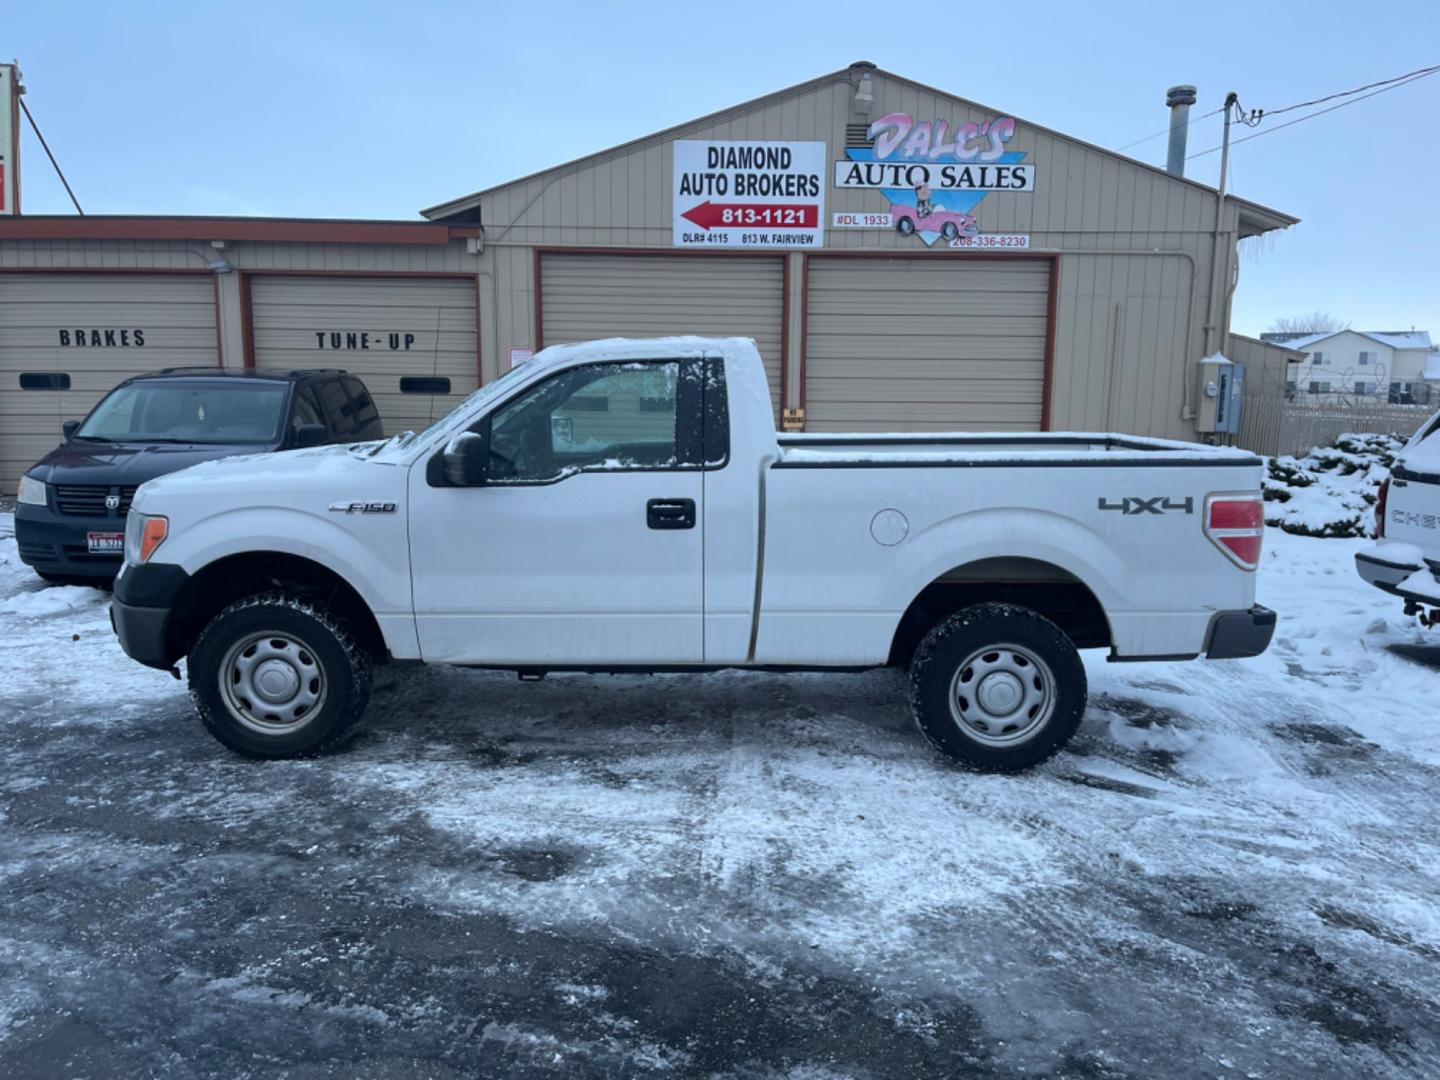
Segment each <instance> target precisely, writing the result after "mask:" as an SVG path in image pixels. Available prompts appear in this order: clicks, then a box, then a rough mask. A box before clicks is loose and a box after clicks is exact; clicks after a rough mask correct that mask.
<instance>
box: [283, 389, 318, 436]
mask: <svg viewBox="0 0 1440 1080" xmlns="http://www.w3.org/2000/svg"><path fill="white" fill-rule="evenodd" d="M306 424H319V425H320V426H321V427H324V426H325V417H324V416H322V415H321V413H320V407H319V406H318V405H316V404H315V398H314V397H313V396H312V394H311V392H310V388H309V387H308V386H302V387H300V388H299V389H298V390H296V392H295V418H294V419H293V420H291V421H290V426H291V428H292V429H293V430H295V431H299V430H300V429H301V428H302V427H304V426H305V425H306Z"/></svg>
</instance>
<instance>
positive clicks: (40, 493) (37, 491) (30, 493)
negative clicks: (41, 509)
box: [15, 476, 46, 506]
mask: <svg viewBox="0 0 1440 1080" xmlns="http://www.w3.org/2000/svg"><path fill="white" fill-rule="evenodd" d="M15 501H16V502H22V503H24V504H25V505H26V506H44V505H45V502H46V499H45V481H43V480H36V479H35V478H34V477H33V476H22V477H20V490H19V491H17V492H16V493H15Z"/></svg>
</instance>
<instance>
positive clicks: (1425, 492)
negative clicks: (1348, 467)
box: [1355, 413, 1440, 626]
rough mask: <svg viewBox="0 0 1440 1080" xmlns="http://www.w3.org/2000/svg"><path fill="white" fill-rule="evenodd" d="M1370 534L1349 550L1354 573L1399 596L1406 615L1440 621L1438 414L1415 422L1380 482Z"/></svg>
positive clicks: (1426, 621)
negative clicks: (1364, 543)
mask: <svg viewBox="0 0 1440 1080" xmlns="http://www.w3.org/2000/svg"><path fill="white" fill-rule="evenodd" d="M1375 537H1376V541H1377V542H1376V543H1375V544H1374V545H1372V546H1370V547H1367V548H1362V549H1361V550H1360V551H1358V552H1356V553H1355V568H1356V570H1357V571H1358V572H1359V574H1360V576H1361V577H1362V578H1363V579H1364V580H1366V581H1368V582H1369V583H1370V584H1371V585H1374V586H1375V587H1376V588H1379V589H1384V590H1385V591H1386V592H1388V593H1391V594H1393V595H1395V596H1398V597H1399V598H1400V599H1402V600H1404V601H1405V613H1406V614H1407V615H1419V616H1420V621H1421V622H1422V623H1424V624H1425V625H1426V626H1437V625H1440V413H1437V414H1436V415H1434V416H1432V417H1431V418H1430V419H1429V420H1427V421H1425V423H1424V424H1422V425H1421V426H1420V430H1419V431H1417V432H1416V433H1415V435H1414V437H1413V438H1411V440H1410V441H1409V442H1408V443H1406V444H1405V447H1404V449H1402V450H1401V451H1400V453H1399V455H1397V457H1396V459H1395V467H1394V468H1393V469H1391V470H1390V476H1389V478H1387V479H1386V480H1385V482H1384V483H1383V484H1381V485H1380V495H1379V498H1378V499H1377V501H1376V503H1375Z"/></svg>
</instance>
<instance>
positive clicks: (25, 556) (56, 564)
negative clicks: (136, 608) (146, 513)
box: [15, 503, 125, 581]
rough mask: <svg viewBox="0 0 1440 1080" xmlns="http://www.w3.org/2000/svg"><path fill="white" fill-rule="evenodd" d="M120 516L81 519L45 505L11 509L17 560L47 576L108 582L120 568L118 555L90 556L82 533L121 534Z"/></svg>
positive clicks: (122, 530)
mask: <svg viewBox="0 0 1440 1080" xmlns="http://www.w3.org/2000/svg"><path fill="white" fill-rule="evenodd" d="M124 531H125V518H124V517H123V516H121V515H113V514H112V515H105V516H96V517H81V516H79V515H75V514H60V513H57V512H56V511H54V510H52V509H51V508H50V507H48V506H31V505H30V504H29V503H18V504H16V506H15V545H16V547H18V548H19V550H20V561H21V562H23V563H27V564H29V565H30V566H32V567H34V568H35V569H36V570H40V571H43V572H44V573H47V574H56V575H63V576H65V577H85V578H95V579H96V580H97V581H108V580H110V579H111V578H113V577H114V576H115V574H116V572H117V571H118V570H119V569H120V559H121V557H120V555H119V554H118V553H117V554H114V555H92V554H90V551H89V545H88V543H87V541H86V534H87V533H92V532H104V533H123V532H124Z"/></svg>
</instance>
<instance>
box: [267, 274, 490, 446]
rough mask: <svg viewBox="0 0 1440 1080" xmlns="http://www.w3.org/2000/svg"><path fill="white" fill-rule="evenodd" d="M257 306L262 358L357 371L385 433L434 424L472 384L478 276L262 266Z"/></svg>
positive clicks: (274, 363)
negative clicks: (331, 272)
mask: <svg viewBox="0 0 1440 1080" xmlns="http://www.w3.org/2000/svg"><path fill="white" fill-rule="evenodd" d="M250 307H251V320H252V326H253V328H254V341H255V366H256V367H267V368H286V369H292V368H314V367H335V368H344V369H345V370H346V371H349V372H350V373H351V374H353V375H358V376H359V377H360V378H361V379H363V380H364V381H365V385H366V386H367V387H369V388H370V393H371V394H372V395H374V398H375V404H376V405H377V406H378V408H379V410H380V419H381V422H382V423H383V424H384V425H385V432H386V434H387V435H395V434H399V433H400V432H402V431H406V430H411V431H419V430H421V429H422V428H424V427H427V426H428V425H429V424H430V422H431V421H432V420H437V419H439V418H440V417H441V416H444V415H445V413H447V412H448V411H449V410H450V409H452V408H453V407H454V406H455V405H456V404H458V403H459V402H460V401H461V400H462V399H463V398H464V397H465V395H466V394H468V393H470V392H471V391H472V390H474V389H475V386H476V364H475V279H474V278H431V277H410V278H400V277H396V278H382V277H353V278H347V277H281V276H276V277H271V276H269V275H264V276H257V277H255V278H253V279H252V280H251V283H250ZM437 380H439V381H438V382H437ZM437 391H438V392H437Z"/></svg>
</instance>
